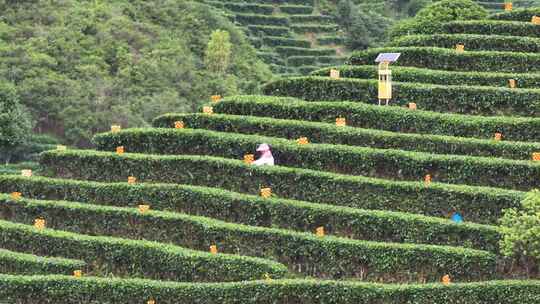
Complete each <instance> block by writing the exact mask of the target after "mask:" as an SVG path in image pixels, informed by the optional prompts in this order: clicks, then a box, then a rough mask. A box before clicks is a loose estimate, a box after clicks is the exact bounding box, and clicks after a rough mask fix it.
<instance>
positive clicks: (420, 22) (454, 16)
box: [390, 0, 488, 37]
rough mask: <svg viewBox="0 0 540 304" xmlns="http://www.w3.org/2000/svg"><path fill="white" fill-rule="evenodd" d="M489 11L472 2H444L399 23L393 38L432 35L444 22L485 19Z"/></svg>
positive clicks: (433, 4) (427, 7) (432, 5)
mask: <svg viewBox="0 0 540 304" xmlns="http://www.w3.org/2000/svg"><path fill="white" fill-rule="evenodd" d="M487 14H488V13H487V11H486V9H484V8H483V7H482V6H480V5H479V4H478V3H476V2H474V1H472V0H442V1H438V2H435V3H432V4H430V5H428V6H426V7H424V8H423V9H421V10H420V11H419V12H418V14H417V15H416V17H414V18H412V19H406V20H403V21H401V22H399V23H397V24H396V25H395V26H394V27H393V28H392V30H391V33H390V36H391V37H398V36H402V35H407V34H431V33H434V32H437V31H438V30H440V26H441V24H443V23H444V22H450V21H456V20H475V19H483V18H485V17H486V16H487Z"/></svg>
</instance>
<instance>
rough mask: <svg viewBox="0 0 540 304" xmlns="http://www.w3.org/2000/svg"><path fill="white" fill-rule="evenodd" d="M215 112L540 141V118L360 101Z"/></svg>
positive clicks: (262, 103)
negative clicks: (414, 108) (343, 119)
mask: <svg viewBox="0 0 540 304" xmlns="http://www.w3.org/2000/svg"><path fill="white" fill-rule="evenodd" d="M214 112H216V113H225V114H233V115H249V116H265V117H273V118H282V119H297V120H306V121H319V122H327V123H335V121H336V117H340V116H341V117H346V118H347V123H348V124H349V125H350V126H353V127H360V128H368V129H378V130H386V131H394V132H403V133H421V134H438V135H451V136H461V137H476V138H486V139H490V138H493V136H494V134H495V133H497V132H500V133H502V134H503V136H504V138H505V139H506V140H514V141H527V142H528V141H531V142H535V141H540V118H536V117H510V116H504V117H503V116H499V117H487V116H473V115H460V114H448V113H436V112H429V111H422V110H417V111H410V110H409V109H405V108H401V107H379V106H376V105H367V104H363V103H359V102H337V101H332V102H324V101H321V102H305V101H302V100H300V99H296V98H290V97H274V96H235V97H230V98H226V99H224V100H223V101H221V102H220V103H218V104H216V105H214Z"/></svg>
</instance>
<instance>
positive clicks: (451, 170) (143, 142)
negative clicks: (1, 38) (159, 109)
mask: <svg viewBox="0 0 540 304" xmlns="http://www.w3.org/2000/svg"><path fill="white" fill-rule="evenodd" d="M94 143H95V145H96V146H97V148H98V149H99V150H104V151H115V149H116V147H119V146H124V147H125V149H126V151H127V152H131V153H145V154H167V155H171V154H185V155H211V156H218V157H225V158H233V159H242V157H243V155H244V154H246V153H248V152H253V151H255V149H256V148H257V145H258V144H260V143H268V144H270V145H271V146H272V147H273V155H274V158H275V159H276V164H277V165H280V166H289V167H298V168H304V169H312V170H320V171H330V172H336V173H342V174H351V175H364V176H372V177H381V178H389V179H396V180H423V178H424V176H425V175H426V174H430V175H431V176H432V177H433V179H434V180H436V181H439V182H444V183H452V184H467V185H477V186H491V187H501V188H509V189H516V190H528V189H531V188H533V187H538V186H540V181H538V179H537V178H536V176H539V175H540V164H538V163H536V162H533V161H531V160H528V161H522V160H509V159H502V158H487V157H471V156H460V155H438V154H431V153H424V152H410V151H402V150H392V149H374V148H370V147H351V146H338V145H328V144H309V145H305V146H304V145H298V144H297V143H296V141H295V140H285V139H279V138H271V137H262V136H257V135H243V134H234V133H222V132H215V131H208V130H200V129H199V130H189V129H183V130H180V131H178V130H175V129H130V130H127V131H122V132H121V133H103V134H98V135H96V137H94ZM76 153H77V151H74V152H73V155H74V154H76ZM67 154H68V155H69V154H72V153H71V152H69V153H67ZM57 155H62V153H58V154H57ZM97 156H98V154H96V157H97ZM531 158H532V156H531ZM168 160H169V161H172V162H174V161H175V160H174V159H168Z"/></svg>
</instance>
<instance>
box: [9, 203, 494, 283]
mask: <svg viewBox="0 0 540 304" xmlns="http://www.w3.org/2000/svg"><path fill="white" fill-rule="evenodd" d="M0 201H2V205H1V208H0V209H2V210H3V211H4V212H6V211H7V212H10V214H11V216H9V215H8V216H4V219H7V220H10V221H18V222H28V221H31V220H33V219H34V218H35V217H36V216H42V217H43V218H46V219H48V220H49V221H50V222H51V227H52V228H54V229H63V230H70V231H72V230H76V231H77V232H81V233H90V232H91V233H93V234H98V235H112V236H117V237H125V238H130V239H133V238H135V239H145V240H152V241H156V242H161V243H167V244H176V245H179V244H182V246H185V247H189V248H193V249H198V250H208V248H209V247H210V245H214V244H215V245H217V246H218V248H219V250H220V251H222V252H224V253H233V254H240V255H242V256H245V255H247V256H259V257H265V258H268V259H272V260H277V261H281V262H282V263H286V264H287V265H288V266H289V267H290V268H293V269H296V271H297V272H299V273H302V274H303V275H308V276H316V277H322V278H328V277H332V278H345V277H359V278H361V279H363V280H377V279H382V278H385V281H386V282H392V281H397V282H399V281H415V280H418V279H426V280H429V281H438V280H440V273H451V274H452V276H453V277H454V279H455V280H474V279H479V278H489V277H491V275H492V274H493V271H494V269H495V255H493V254H490V253H487V252H483V251H478V250H471V249H464V248H455V247H443V246H432V245H413V244H392V243H375V242H368V241H357V240H349V239H345V238H336V237H333V236H326V237H324V238H320V237H317V236H315V235H314V234H307V233H299V232H292V231H286V230H282V229H273V228H263V227H250V226H244V225H239V224H231V223H225V222H221V221H217V220H213V219H209V218H201V217H194V216H189V215H184V214H178V213H168V212H167V213H166V212H160V211H149V212H146V213H145V214H141V213H140V212H139V211H138V210H137V209H135V208H133V209H131V208H118V207H105V206H95V205H90V204H79V203H75V202H57V201H35V200H26V199H22V200H18V201H16V202H13V201H11V200H10V199H9V197H8V196H7V195H5V196H4V197H0ZM359 256H361V258H359ZM388 261H391V263H389V262H388Z"/></svg>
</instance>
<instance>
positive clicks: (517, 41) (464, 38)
mask: <svg viewBox="0 0 540 304" xmlns="http://www.w3.org/2000/svg"><path fill="white" fill-rule="evenodd" d="M459 43H460V44H464V45H465V48H466V49H467V50H469V51H501V52H506V51H508V52H522V53H538V52H540V38H530V37H515V36H502V35H489V36H487V35H478V34H435V35H408V36H404V37H402V38H398V39H396V40H394V41H393V42H392V43H390V46H396V47H408V46H418V47H420V46H424V47H442V48H450V49H452V48H455V46H456V44H459Z"/></svg>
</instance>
